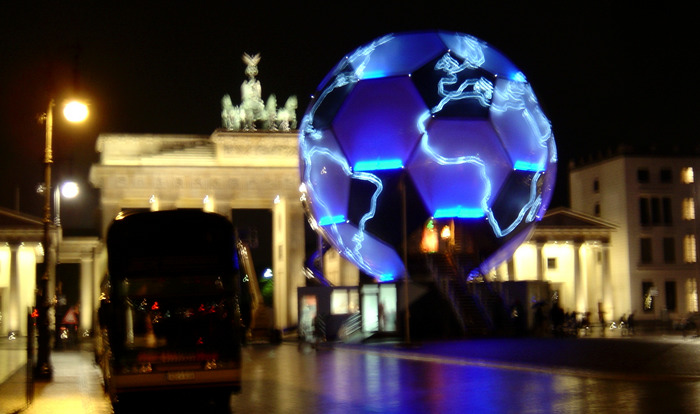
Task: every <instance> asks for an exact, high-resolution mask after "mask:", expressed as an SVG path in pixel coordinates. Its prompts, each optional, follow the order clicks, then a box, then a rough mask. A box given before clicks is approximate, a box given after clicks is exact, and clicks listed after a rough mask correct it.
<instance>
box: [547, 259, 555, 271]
mask: <svg viewBox="0 0 700 414" xmlns="http://www.w3.org/2000/svg"><path fill="white" fill-rule="evenodd" d="M556 268H557V258H556V257H548V258H547V269H548V270H556Z"/></svg>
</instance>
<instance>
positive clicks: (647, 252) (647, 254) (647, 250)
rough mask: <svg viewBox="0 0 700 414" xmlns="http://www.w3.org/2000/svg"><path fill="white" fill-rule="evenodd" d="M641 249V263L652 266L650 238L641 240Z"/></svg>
mask: <svg viewBox="0 0 700 414" xmlns="http://www.w3.org/2000/svg"><path fill="white" fill-rule="evenodd" d="M639 248H640V258H639V259H640V262H641V263H642V264H650V263H651V262H652V255H651V238H650V237H642V238H641V239H639Z"/></svg>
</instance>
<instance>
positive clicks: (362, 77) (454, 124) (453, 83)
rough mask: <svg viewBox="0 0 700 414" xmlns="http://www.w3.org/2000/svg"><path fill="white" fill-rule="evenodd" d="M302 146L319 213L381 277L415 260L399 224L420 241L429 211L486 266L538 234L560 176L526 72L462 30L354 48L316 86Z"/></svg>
mask: <svg viewBox="0 0 700 414" xmlns="http://www.w3.org/2000/svg"><path fill="white" fill-rule="evenodd" d="M299 147H300V148H299V149H300V158H301V159H300V161H301V162H300V166H301V171H300V172H301V180H302V184H303V187H302V188H303V192H304V195H303V196H304V197H305V199H306V203H307V206H308V209H309V210H310V215H311V217H312V218H313V220H315V224H316V225H317V226H318V229H319V230H320V231H321V232H322V233H323V234H324V236H325V237H326V238H327V239H328V240H329V241H330V243H331V244H332V245H333V246H334V247H335V248H336V249H337V250H338V251H339V252H340V254H341V255H343V256H344V257H345V258H347V259H348V260H350V261H351V262H352V263H354V264H355V265H356V266H358V267H359V269H360V270H362V271H363V272H364V273H366V274H368V275H371V276H373V277H375V278H376V279H378V280H379V281H388V280H393V279H397V278H400V277H402V276H403V275H404V274H405V273H406V269H405V266H404V262H403V260H402V256H401V252H402V248H401V247H402V243H403V240H404V237H403V234H404V231H403V229H404V228H405V229H406V234H408V238H407V240H408V242H407V243H408V244H409V247H408V249H409V250H410V251H415V250H416V245H417V244H418V243H419V240H420V237H418V238H417V236H416V235H417V234H418V235H420V233H421V231H422V229H423V228H424V227H425V224H426V223H427V222H432V223H437V226H438V229H439V228H442V226H448V228H450V229H451V230H452V234H451V235H450V236H449V237H450V238H451V240H452V245H451V248H452V249H453V250H454V251H455V253H457V254H458V255H461V257H462V258H463V260H462V261H461V263H460V266H461V267H462V268H463V269H464V270H465V271H466V272H471V271H477V272H486V271H488V270H490V269H491V268H492V267H493V266H495V265H497V264H498V263H500V262H502V261H504V260H506V259H507V258H508V257H510V256H511V255H512V254H513V252H514V251H515V249H516V248H517V247H518V246H519V245H520V244H521V243H522V242H523V241H525V240H527V239H528V238H529V236H530V235H531V232H532V230H533V226H534V223H535V222H536V221H538V220H540V219H541V218H542V216H543V215H544V212H545V210H546V208H547V206H548V204H549V201H550V200H551V194H552V191H553V187H554V181H555V175H556V148H555V143H554V138H553V135H552V131H551V127H550V122H549V121H548V120H547V118H546V117H545V116H544V114H543V113H542V111H541V109H540V107H539V105H538V102H537V99H536V98H535V95H534V93H533V91H532V89H531V87H530V85H529V84H528V83H527V81H526V79H525V76H524V75H523V73H522V72H521V71H520V70H518V68H517V67H516V66H515V65H514V64H513V63H511V61H510V60H509V59H508V58H506V57H505V56H503V55H502V54H501V53H499V52H498V51H496V50H495V49H493V48H491V47H490V46H489V45H487V44H486V43H484V42H483V41H480V40H478V39H476V38H474V37H472V36H469V35H466V34H462V33H447V32H440V31H434V32H416V33H400V34H393V35H387V36H384V37H381V38H379V39H376V40H374V41H373V42H371V43H369V44H367V45H365V46H362V47H360V48H358V49H357V50H355V51H354V52H352V53H351V54H350V55H348V56H347V57H345V58H344V59H343V60H342V61H341V62H339V63H338V64H337V65H336V67H335V68H334V69H333V70H332V71H331V72H330V73H329V74H328V75H327V76H326V78H325V79H324V80H323V81H322V83H321V85H320V86H319V88H318V90H317V91H316V93H315V94H314V97H313V99H312V101H311V103H310V104H309V107H308V109H307V111H306V113H305V116H304V118H303V120H302V123H301V128H300V133H299ZM404 200H405V201H404ZM403 206H405V210H404V209H403ZM402 211H405V215H403V214H402ZM455 238H456V239H455Z"/></svg>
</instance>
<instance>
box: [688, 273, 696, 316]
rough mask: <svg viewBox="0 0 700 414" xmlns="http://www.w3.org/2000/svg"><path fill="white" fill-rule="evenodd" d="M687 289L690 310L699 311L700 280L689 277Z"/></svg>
mask: <svg viewBox="0 0 700 414" xmlns="http://www.w3.org/2000/svg"><path fill="white" fill-rule="evenodd" d="M685 291H686V293H687V295H688V296H687V299H686V301H687V303H688V309H687V311H688V312H697V311H698V282H697V280H695V278H689V279H688V280H687V281H686V282H685Z"/></svg>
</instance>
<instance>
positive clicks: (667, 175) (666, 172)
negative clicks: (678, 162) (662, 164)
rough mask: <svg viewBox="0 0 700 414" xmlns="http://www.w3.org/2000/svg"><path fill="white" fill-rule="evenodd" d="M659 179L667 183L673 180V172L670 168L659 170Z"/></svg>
mask: <svg viewBox="0 0 700 414" xmlns="http://www.w3.org/2000/svg"><path fill="white" fill-rule="evenodd" d="M659 181H661V182H662V183H666V184H668V183H672V182H673V172H672V171H671V169H670V168H662V169H661V171H659Z"/></svg>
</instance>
